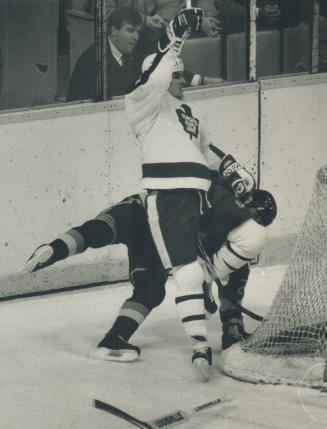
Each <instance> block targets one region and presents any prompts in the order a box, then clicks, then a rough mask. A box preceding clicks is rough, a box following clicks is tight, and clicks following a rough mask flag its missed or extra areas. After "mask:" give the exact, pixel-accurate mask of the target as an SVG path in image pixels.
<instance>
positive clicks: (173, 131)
mask: <svg viewBox="0 0 327 429" xmlns="http://www.w3.org/2000/svg"><path fill="white" fill-rule="evenodd" d="M176 55H177V54H176V53H175V52H174V51H168V52H167V53H165V54H158V55H157V57H156V58H155V60H154V62H153V65H152V66H151V68H150V69H149V71H148V72H145V73H143V75H142V76H141V79H140V80H139V81H138V82H136V84H135V89H134V90H133V91H132V92H130V93H129V94H127V95H126V96H125V107H126V113H127V117H128V120H129V123H130V125H131V128H132V132H133V134H134V136H135V137H136V139H137V140H138V141H139V142H140V143H141V148H142V173H143V182H142V184H143V187H144V188H145V189H175V188H194V189H202V190H205V191H207V190H208V189H209V186H210V178H211V174H210V170H209V167H211V168H214V169H216V168H217V167H218V165H219V163H220V158H219V156H218V158H217V154H214V152H212V151H211V150H210V149H209V145H210V141H209V139H208V138H207V135H206V133H205V131H204V129H203V126H202V123H201V122H200V119H199V117H198V115H196V114H194V112H193V109H192V107H191V106H190V105H189V104H188V103H185V102H184V101H182V100H178V99H176V98H175V97H173V96H172V95H171V94H170V93H169V92H168V88H169V85H170V82H171V78H172V72H173V69H174V65H175V62H176Z"/></svg>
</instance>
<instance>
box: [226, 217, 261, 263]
mask: <svg viewBox="0 0 327 429" xmlns="http://www.w3.org/2000/svg"><path fill="white" fill-rule="evenodd" d="M266 237H267V230H266V228H265V227H264V226H262V225H259V224H258V223H257V222H255V221H254V220H253V219H249V220H248V221H246V222H244V223H242V224H241V225H240V226H238V227H237V228H235V229H233V230H232V231H231V232H230V233H229V234H228V236H227V239H228V241H229V242H230V244H231V246H232V248H233V250H235V251H236V252H237V253H238V254H239V255H241V256H243V257H244V258H248V259H253V258H256V257H257V256H258V255H259V254H260V252H261V251H262V249H263V247H264V244H265V241H266Z"/></svg>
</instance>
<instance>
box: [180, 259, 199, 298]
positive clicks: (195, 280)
mask: <svg viewBox="0 0 327 429" xmlns="http://www.w3.org/2000/svg"><path fill="white" fill-rule="evenodd" d="M173 276H174V280H175V282H176V284H177V287H178V290H179V291H190V292H197V291H201V292H202V282H203V280H204V273H203V269H202V267H201V265H200V263H199V261H198V260H196V261H194V262H192V263H191V264H187V265H182V266H180V267H177V268H175V269H174V270H173Z"/></svg>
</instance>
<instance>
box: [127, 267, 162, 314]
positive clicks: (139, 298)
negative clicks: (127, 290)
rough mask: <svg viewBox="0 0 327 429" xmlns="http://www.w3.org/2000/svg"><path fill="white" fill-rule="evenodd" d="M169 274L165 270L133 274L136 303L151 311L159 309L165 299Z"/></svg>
mask: <svg viewBox="0 0 327 429" xmlns="http://www.w3.org/2000/svg"><path fill="white" fill-rule="evenodd" d="M166 280H167V274H166V273H165V272H164V271H163V270H158V271H156V270H137V271H135V272H134V273H133V284H134V291H133V295H132V298H133V300H134V301H136V302H139V303H141V304H143V305H144V306H145V307H146V308H147V309H148V310H149V311H151V310H152V309H153V308H155V307H158V305H160V304H161V303H162V301H163V300H164V298H165V295H166V290H165V284H166Z"/></svg>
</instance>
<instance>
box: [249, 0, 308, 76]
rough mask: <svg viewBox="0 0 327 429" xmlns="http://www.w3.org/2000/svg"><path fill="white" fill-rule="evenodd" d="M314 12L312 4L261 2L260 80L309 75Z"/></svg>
mask: <svg viewBox="0 0 327 429" xmlns="http://www.w3.org/2000/svg"><path fill="white" fill-rule="evenodd" d="M310 11H311V1H310V0H258V2H257V76H258V77H263V76H274V75H280V74H290V73H303V72H308V71H309V64H310V55H309V54H310V51H309V49H310V31H311V30H310V22H311V21H310V20H311V13H310Z"/></svg>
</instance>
